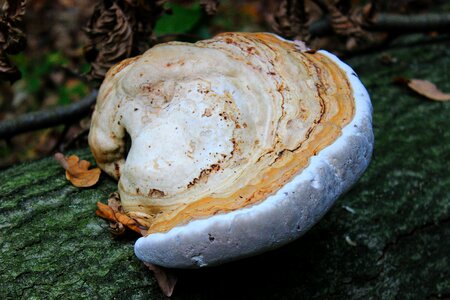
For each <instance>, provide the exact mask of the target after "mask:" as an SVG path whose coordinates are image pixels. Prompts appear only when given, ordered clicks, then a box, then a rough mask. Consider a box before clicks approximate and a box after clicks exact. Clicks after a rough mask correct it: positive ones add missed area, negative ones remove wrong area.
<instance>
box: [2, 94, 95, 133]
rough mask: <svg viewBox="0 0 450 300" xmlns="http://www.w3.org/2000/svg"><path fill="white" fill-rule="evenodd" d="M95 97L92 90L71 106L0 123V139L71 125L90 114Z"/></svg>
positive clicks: (25, 115)
mask: <svg viewBox="0 0 450 300" xmlns="http://www.w3.org/2000/svg"><path fill="white" fill-rule="evenodd" d="M96 97H97V90H94V91H93V92H91V93H90V94H89V95H88V96H87V97H86V98H84V99H82V100H80V101H78V102H75V103H73V104H70V105H66V106H60V107H56V108H53V109H48V110H42V111H36V112H31V113H28V114H24V115H21V116H19V117H17V118H15V119H11V120H5V121H1V122H0V139H8V138H11V137H13V136H14V135H17V134H20V133H24V132H28V131H34V130H38V129H43V128H48V127H53V126H56V125H60V124H70V123H73V122H75V121H77V120H79V119H81V118H82V117H84V116H86V115H87V114H88V113H89V112H90V110H91V106H92V105H93V104H94V103H95V99H96Z"/></svg>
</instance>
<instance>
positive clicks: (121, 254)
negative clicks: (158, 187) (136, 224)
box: [0, 36, 450, 299]
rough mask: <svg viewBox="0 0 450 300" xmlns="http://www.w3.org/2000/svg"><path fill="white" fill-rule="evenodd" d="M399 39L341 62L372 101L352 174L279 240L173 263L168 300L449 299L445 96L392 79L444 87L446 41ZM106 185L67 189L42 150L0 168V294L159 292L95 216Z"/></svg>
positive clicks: (449, 129)
mask: <svg viewBox="0 0 450 300" xmlns="http://www.w3.org/2000/svg"><path fill="white" fill-rule="evenodd" d="M405 39H406V40H408V39H409V41H408V42H405V41H403V42H402V43H397V45H394V46H393V47H391V48H390V49H388V50H386V51H385V52H382V53H380V52H378V53H371V54H364V55H360V56H358V57H355V58H352V59H350V60H348V63H349V64H350V65H352V66H353V67H354V68H355V70H356V72H357V73H358V74H359V75H360V77H361V79H362V81H363V82H364V84H365V85H366V87H367V89H368V90H369V93H370V94H371V97H372V101H373V106H374V131H375V140H376V143H375V152H374V156H373V160H372V162H371V165H370V166H369V169H368V170H367V172H366V173H365V175H364V176H363V178H362V179H361V180H360V181H359V183H358V184H356V185H355V186H354V188H353V189H352V190H351V191H350V192H349V193H347V194H346V195H344V196H343V197H341V198H340V199H339V200H338V201H337V202H336V204H335V206H334V207H333V208H332V210H331V211H330V212H329V213H328V214H327V215H326V216H325V217H324V218H323V219H322V221H320V222H319V223H318V224H317V225H316V226H315V227H313V228H312V229H311V230H310V231H309V232H308V233H307V234H306V235H305V236H303V237H302V238H300V239H299V240H297V241H296V242H294V243H292V244H290V245H287V246H285V247H283V248H281V249H278V250H275V251H272V252H270V253H266V254H263V255H260V256H257V257H253V258H250V259H245V260H241V261H237V262H234V263H230V264H227V265H224V266H221V267H216V268H210V269H202V270H189V271H186V270H185V271H175V272H176V273H177V274H178V278H179V279H178V285H177V287H176V288H175V293H174V296H173V298H175V299H178V298H180V299H181V298H189V299H202V298H212V299H215V298H226V299H235V298H244V297H245V298H255V299H261V298H268V299H279V298H289V299H311V298H313V299H365V298H375V299H393V298H399V299H408V298H415V299H427V298H429V299H439V298H447V297H450V257H449V255H450V191H449V188H450V171H449V170H450V166H449V164H450V163H449V162H450V103H448V102H447V103H443V102H433V101H430V100H427V99H425V98H424V97H422V96H419V95H416V94H415V93H413V92H411V91H409V90H408V89H407V88H406V87H402V86H397V85H394V84H393V83H392V79H393V78H394V77H398V76H403V77H406V78H420V79H427V80H430V81H432V82H434V83H435V84H436V85H437V86H438V87H440V88H441V89H442V90H443V91H446V92H450V59H449V57H450V47H449V40H448V37H447V38H446V37H445V36H444V37H438V38H437V39H425V40H419V42H417V43H414V42H411V37H406V38H405ZM405 39H404V40H405ZM383 58H384V61H388V62H389V61H391V64H390V65H383V64H382V63H381V61H382V60H383ZM386 58H394V60H390V59H387V60H386ZM395 59H396V60H397V61H396V62H395ZM76 153H77V154H78V155H80V156H81V157H83V158H85V159H86V158H87V159H89V160H91V161H92V157H91V156H90V154H89V151H88V150H87V149H86V150H82V151H77V152H76ZM66 154H70V153H66ZM115 190H116V183H115V182H113V180H111V179H109V178H107V177H106V176H104V175H102V178H101V180H100V182H99V184H97V185H96V186H95V187H94V188H89V189H78V188H76V187H73V186H71V185H70V184H69V182H68V181H66V179H65V176H64V170H63V169H62V168H61V167H60V166H59V165H58V164H57V163H56V162H55V161H54V160H53V159H52V158H46V159H43V160H41V161H36V162H31V163H26V164H22V165H18V166H14V167H12V168H10V169H8V170H5V171H2V172H0V199H1V200H0V245H1V257H0V298H2V299H4V298H12V299H17V298H25V299H28V298H30V297H33V296H34V297H37V298H77V299H78V298H82V297H85V298H119V299H121V298H124V299H130V298H133V299H159V298H161V299H163V298H164V296H163V295H162V293H161V292H160V291H159V288H158V286H157V284H156V282H155V280H154V278H153V277H152V275H151V272H150V271H148V270H147V269H146V267H145V266H144V265H143V264H142V263H141V262H139V261H138V259H137V258H136V257H135V256H134V254H133V243H134V239H135V238H136V236H131V237H128V238H122V239H114V238H112V237H111V235H110V233H109V232H108V226H107V224H106V223H105V222H104V221H103V220H101V219H99V218H97V217H96V216H95V209H96V206H95V203H96V202H97V201H102V202H106V199H107V197H108V194H109V193H111V192H114V191H115Z"/></svg>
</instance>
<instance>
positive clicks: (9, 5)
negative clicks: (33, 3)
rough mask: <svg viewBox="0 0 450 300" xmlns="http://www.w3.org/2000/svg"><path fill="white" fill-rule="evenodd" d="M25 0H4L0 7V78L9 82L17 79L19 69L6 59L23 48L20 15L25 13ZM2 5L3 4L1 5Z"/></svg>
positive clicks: (23, 41)
mask: <svg viewBox="0 0 450 300" xmlns="http://www.w3.org/2000/svg"><path fill="white" fill-rule="evenodd" d="M26 3H27V1H26V0H20V1H18V0H16V1H13V0H10V1H5V3H3V4H6V5H4V7H0V9H3V11H0V80H8V81H10V82H11V83H12V82H14V81H16V80H18V79H19V78H20V77H21V75H20V71H19V70H18V69H17V67H16V66H14V65H13V64H12V63H11V61H10V60H9V59H8V55H11V54H17V53H19V52H20V51H22V50H23V49H25V44H26V41H25V34H24V33H23V31H22V28H21V27H22V17H23V16H24V14H25V6H26ZM2 6H3V5H2Z"/></svg>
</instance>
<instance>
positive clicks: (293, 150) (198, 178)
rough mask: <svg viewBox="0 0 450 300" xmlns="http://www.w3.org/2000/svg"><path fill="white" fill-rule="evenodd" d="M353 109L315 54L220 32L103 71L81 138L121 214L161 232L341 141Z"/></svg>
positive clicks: (257, 193) (241, 196) (260, 195)
mask: <svg viewBox="0 0 450 300" xmlns="http://www.w3.org/2000/svg"><path fill="white" fill-rule="evenodd" d="M354 107H355V104H354V99H353V94H352V89H351V87H350V83H349V82H348V79H347V76H346V75H345V72H344V71H342V70H341V68H339V67H338V66H337V65H336V63H334V62H333V61H332V60H331V59H330V58H328V57H327V56H326V55H323V54H321V53H313V52H311V53H309V52H307V51H303V49H300V48H299V47H298V46H297V45H296V44H295V43H292V42H288V41H283V40H281V39H279V38H277V37H276V36H274V35H271V34H264V33H255V34H251V33H226V34H222V35H219V36H217V37H215V38H213V39H210V40H205V41H200V42H197V43H195V44H189V43H180V42H171V43H167V44H160V45H157V46H155V47H153V48H152V49H150V50H148V51H147V52H146V53H144V54H143V55H141V56H139V57H136V58H133V59H129V60H126V61H123V62H122V63H120V64H119V65H116V66H115V67H114V68H112V69H111V70H110V71H109V73H108V74H107V76H106V79H105V82H104V83H103V85H102V87H101V89H100V93H99V97H98V100H97V106H96V109H95V112H94V116H93V121H92V127H91V133H90V136H89V143H90V145H91V149H92V152H93V154H94V156H95V159H96V160H97V162H98V164H99V165H100V167H102V168H103V169H104V170H105V171H106V172H107V173H109V174H110V175H111V176H114V177H115V178H117V179H119V191H120V195H121V201H122V205H123V207H124V209H125V210H126V212H127V213H128V214H129V215H130V216H132V217H134V218H137V219H138V220H139V221H140V222H141V223H143V224H145V225H147V226H148V227H149V233H152V232H166V231H167V230H170V229H171V228H173V227H174V226H178V225H183V224H186V223H188V222H189V221H191V220H195V219H202V218H206V217H208V216H212V215H215V214H219V213H226V212H230V211H234V210H238V209H240V208H243V207H248V206H250V205H253V204H256V203H259V202H261V201H263V200H264V199H265V198H267V197H268V196H269V195H271V194H273V193H274V192H276V191H277V190H278V189H279V188H281V187H282V186H283V185H284V184H286V183H287V182H288V181H289V180H291V179H292V177H293V176H295V175H296V174H298V173H299V172H300V171H301V170H302V169H304V168H305V167H306V166H307V165H308V162H309V159H310V158H311V157H312V156H314V155H316V154H317V153H318V152H319V151H320V150H321V149H323V148H325V147H326V146H328V145H330V144H332V143H333V141H335V140H336V139H337V138H338V137H339V136H340V135H341V130H342V128H343V127H344V126H345V125H346V124H348V123H349V122H350V120H351V119H352V117H353V114H354ZM126 133H127V134H129V136H130V138H131V141H132V142H131V148H130V149H129V152H128V154H126V151H127V150H126V147H125V139H126ZM125 156H126V157H125Z"/></svg>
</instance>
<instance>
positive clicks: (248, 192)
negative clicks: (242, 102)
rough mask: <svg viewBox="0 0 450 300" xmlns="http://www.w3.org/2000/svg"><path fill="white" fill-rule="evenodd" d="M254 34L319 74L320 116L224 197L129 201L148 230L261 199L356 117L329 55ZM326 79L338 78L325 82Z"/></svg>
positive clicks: (161, 229) (349, 91) (346, 88)
mask: <svg viewBox="0 0 450 300" xmlns="http://www.w3.org/2000/svg"><path fill="white" fill-rule="evenodd" d="M252 36H253V37H255V36H256V37H257V38H258V39H259V40H260V41H262V42H268V43H271V44H278V45H281V46H282V47H285V48H288V49H291V50H292V51H293V52H296V55H298V58H299V60H300V61H301V63H303V64H304V65H305V67H306V68H307V70H308V72H310V73H311V74H315V76H317V77H318V78H319V80H318V82H319V83H318V84H316V88H317V92H318V95H319V98H320V100H321V114H320V116H319V117H318V119H317V120H316V122H315V123H314V124H313V125H312V126H311V128H310V130H309V134H308V135H307V138H306V139H305V140H304V141H302V142H301V144H300V145H299V146H298V147H297V148H296V149H293V150H288V149H286V150H284V151H281V152H280V153H279V154H278V158H277V160H276V162H275V163H273V164H272V165H271V166H269V167H268V168H267V169H266V170H265V171H264V172H263V176H261V180H260V181H259V182H258V183H257V184H253V185H247V186H245V187H243V188H241V189H239V190H237V191H236V192H234V193H233V194H232V195H231V196H229V197H226V198H223V197H222V198H218V197H204V198H201V199H198V200H196V201H195V202H192V203H187V204H184V205H180V204H179V203H178V204H177V205H168V206H160V205H159V206H158V205H148V204H141V205H139V209H136V210H134V209H133V208H131V207H129V208H128V214H129V215H130V216H131V217H133V218H136V219H138V220H139V222H140V223H142V224H143V225H146V226H148V227H149V230H148V233H149V234H150V233H155V232H166V231H168V230H170V229H172V228H173V227H175V226H179V225H184V224H187V223H188V222H189V221H192V220H196V219H202V218H207V217H209V216H213V215H216V214H220V213H228V212H232V211H235V210H238V209H242V208H244V207H247V206H250V205H254V204H257V203H260V202H261V201H263V200H264V199H266V198H267V197H268V196H270V195H271V194H274V193H275V192H276V191H277V190H279V189H280V188H281V187H282V186H283V185H285V184H286V183H287V182H289V181H290V180H291V179H292V177H293V176H295V175H296V174H298V173H299V172H300V171H302V170H303V169H304V168H306V167H307V165H308V162H309V159H310V158H311V157H312V156H314V155H316V154H317V153H318V152H319V151H321V150H322V149H324V148H325V147H327V146H329V145H331V144H332V143H333V142H334V141H335V140H336V139H337V138H338V137H339V136H340V135H341V131H342V128H343V127H344V126H345V125H347V124H348V123H349V122H350V121H351V120H352V118H353V115H354V110H355V103H354V98H353V91H352V89H351V86H350V83H349V81H348V80H347V75H346V73H345V72H344V71H343V70H341V68H340V67H339V66H338V65H337V64H335V63H334V62H333V61H332V60H331V59H330V58H328V57H326V56H325V55H323V54H320V53H317V52H316V53H314V54H312V53H305V52H301V51H298V50H296V49H295V45H294V44H292V43H288V42H284V41H281V40H279V39H278V38H276V37H275V36H272V35H268V34H253V35H252ZM301 56H303V57H301ZM327 83H339V84H338V86H327ZM138 210H139V211H138ZM144 211H145V213H143V212H144Z"/></svg>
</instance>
